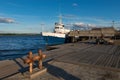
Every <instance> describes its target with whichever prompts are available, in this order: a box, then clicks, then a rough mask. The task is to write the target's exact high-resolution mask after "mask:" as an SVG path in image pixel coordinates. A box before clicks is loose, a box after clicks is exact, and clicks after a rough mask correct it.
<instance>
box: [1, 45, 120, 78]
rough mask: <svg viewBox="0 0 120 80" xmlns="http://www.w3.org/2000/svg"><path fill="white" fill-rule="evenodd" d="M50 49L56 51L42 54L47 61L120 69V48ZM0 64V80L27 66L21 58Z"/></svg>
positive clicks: (98, 46)
mask: <svg viewBox="0 0 120 80" xmlns="http://www.w3.org/2000/svg"><path fill="white" fill-rule="evenodd" d="M52 47H57V48H58V49H55V50H51V51H45V52H43V53H46V54H47V59H48V60H49V59H54V60H55V61H59V62H66V63H72V64H76V65H82V64H86V65H89V66H91V65H92V66H93V65H94V66H98V67H99V66H100V67H101V66H102V67H106V68H107V67H108V68H112V69H117V70H119V69H120V46H115V45H95V44H84V43H70V44H63V45H57V46H52ZM0 63H1V65H0V79H4V78H5V77H9V76H11V75H14V74H16V73H18V72H20V70H21V69H23V68H25V67H27V66H28V65H26V64H24V63H23V58H17V59H14V60H6V61H1V62H0ZM119 71H120V70H119Z"/></svg>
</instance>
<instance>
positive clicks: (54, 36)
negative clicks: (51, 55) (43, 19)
mask: <svg viewBox="0 0 120 80" xmlns="http://www.w3.org/2000/svg"><path fill="white" fill-rule="evenodd" d="M68 32H70V30H69V29H66V28H65V26H64V24H63V23H62V16H59V22H57V23H55V27H54V32H41V36H42V37H43V39H44V40H45V43H46V44H47V45H57V44H63V43H65V37H66V34H67V33H68Z"/></svg>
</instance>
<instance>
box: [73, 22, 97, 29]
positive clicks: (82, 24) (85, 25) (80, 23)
mask: <svg viewBox="0 0 120 80" xmlns="http://www.w3.org/2000/svg"><path fill="white" fill-rule="evenodd" d="M73 26H76V27H91V28H93V27H96V25H95V24H86V23H83V22H77V23H74V24H73Z"/></svg>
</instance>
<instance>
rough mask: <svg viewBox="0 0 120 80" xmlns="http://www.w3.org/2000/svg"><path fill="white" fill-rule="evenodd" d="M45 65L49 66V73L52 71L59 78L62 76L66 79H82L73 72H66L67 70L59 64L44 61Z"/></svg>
mask: <svg viewBox="0 0 120 80" xmlns="http://www.w3.org/2000/svg"><path fill="white" fill-rule="evenodd" d="M44 66H45V67H46V68H47V71H48V73H50V74H51V75H53V76H55V77H57V78H59V79H60V78H62V79H64V80H81V79H79V78H77V77H76V76H73V75H72V74H70V73H68V72H66V71H65V70H63V69H61V68H59V67H57V66H54V65H51V64H48V63H47V62H46V63H44Z"/></svg>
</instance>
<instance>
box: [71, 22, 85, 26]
mask: <svg viewBox="0 0 120 80" xmlns="http://www.w3.org/2000/svg"><path fill="white" fill-rule="evenodd" d="M73 26H77V27H84V26H85V24H84V23H82V22H79V23H74V24H73Z"/></svg>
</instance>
